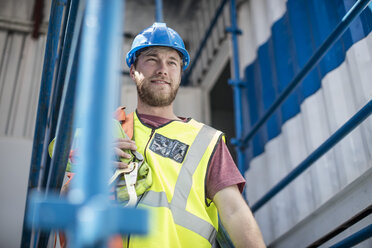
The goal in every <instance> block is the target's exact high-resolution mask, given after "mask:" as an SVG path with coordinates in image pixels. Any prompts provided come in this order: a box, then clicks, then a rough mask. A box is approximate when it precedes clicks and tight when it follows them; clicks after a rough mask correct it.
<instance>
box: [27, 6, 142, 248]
mask: <svg viewBox="0 0 372 248" xmlns="http://www.w3.org/2000/svg"><path fill="white" fill-rule="evenodd" d="M123 3H124V1H122V0H112V1H104V0H90V1H83V0H81V1H79V0H69V1H68V2H67V6H69V8H67V9H65V8H66V7H65V4H66V2H65V1H57V0H53V2H52V9H51V17H50V22H49V28H48V29H49V31H48V38H47V48H46V53H45V63H44V69H43V77H42V86H41V89H40V99H39V107H38V115H37V125H36V128H35V139H34V146H33V155H32V162H31V169H30V177H29V188H28V194H27V195H28V199H27V203H26V210H25V220H24V227H23V236H22V244H21V246H22V247H30V241H31V239H33V240H34V244H33V247H46V245H47V241H48V236H49V231H47V230H49V229H52V228H53V229H65V230H66V232H67V233H68V234H69V238H70V243H71V245H72V247H83V246H84V247H85V246H91V247H93V246H94V247H99V246H102V247H103V246H105V243H106V241H107V239H108V237H109V236H110V235H113V234H115V233H139V234H141V233H145V232H146V230H147V224H146V222H147V215H146V212H144V211H141V210H134V209H123V208H122V207H119V206H115V205H112V204H111V203H110V201H109V190H108V185H107V180H106V179H108V175H109V171H108V170H109V164H110V157H111V151H110V148H109V147H110V146H109V144H110V143H111V141H110V137H111V136H112V135H111V134H110V128H108V127H109V126H111V122H110V120H111V115H110V114H109V113H110V112H112V111H111V110H113V109H114V104H116V103H114V102H113V101H114V100H113V99H114V98H113V97H112V94H113V92H115V90H116V88H117V85H118V83H119V76H120V70H119V68H120V66H119V65H120V48H121V44H120V42H121V40H120V39H121V38H122V37H121V35H120V34H121V32H122V28H121V24H122V12H123V10H124V8H123ZM63 11H65V16H66V18H65V22H64V25H63V28H62V31H63V34H64V35H63V36H62V37H63V40H61V41H59V36H60V35H59V34H60V30H61V20H62V13H63ZM67 17H68V18H67ZM58 45H59V46H60V47H61V51H60V55H61V56H60V60H59V64H58V65H56V63H55V61H56V59H57V56H58V54H57V47H58ZM55 73H56V75H57V76H54V75H55ZM106 82H110V83H106ZM58 85H59V86H58ZM62 86H63V87H62ZM52 88H54V89H55V92H54V93H53V94H52V97H51V89H52ZM76 88H77V91H76V90H75V89H76ZM62 91H63V93H62ZM75 91H76V93H77V96H76V99H77V103H76V106H78V109H77V110H75V109H74V106H75V104H74V99H75V94H76V93H75ZM51 98H52V99H51ZM60 99H62V100H60ZM97 99H99V102H97ZM59 102H61V110H60V111H58V109H59V108H56V105H57V104H59ZM93 102H95V105H94V107H92V106H89V105H90V104H92V103H93ZM82 112H83V113H84V114H83V115H81V114H80V115H79V113H82ZM53 113H54V114H53ZM52 116H59V118H58V124H57V130H56V145H55V148H54V154H55V156H53V159H52V162H51V166H50V170H45V168H46V167H47V166H46V163H47V161H46V159H45V157H46V153H47V146H48V143H47V142H49V137H54V133H53V132H51V131H50V126H51V125H55V124H56V122H57V121H56V118H55V117H52ZM74 116H75V118H73V117H74ZM76 117H77V118H76ZM74 119H77V121H76V122H77V123H78V126H80V127H83V129H84V133H86V134H87V135H84V136H83V137H82V138H81V141H80V142H81V151H80V152H81V161H80V162H79V166H78V171H77V172H76V177H77V179H76V180H75V183H74V184H72V189H71V191H70V194H69V196H68V199H63V198H59V196H58V194H57V195H55V194H53V192H52V191H53V189H58V188H60V187H61V184H62V179H63V175H64V171H65V166H66V164H67V160H68V155H69V154H68V153H69V152H68V151H69V147H70V146H71V136H72V133H73V126H76V125H74V124H73V123H76V122H75V121H73V120H74ZM52 120H53V121H52ZM100 144H107V145H106V146H105V147H107V149H106V150H102V147H101V145H100ZM92 151H96V152H93V154H94V156H92ZM98 151H99V152H98ZM43 157H44V158H43ZM41 170H43V174H44V178H47V180H46V181H47V183H46V185H44V184H42V185H40V184H39V181H40V175H41V173H40V171H41ZM104 175H107V178H106V177H105V176H104ZM44 181H45V180H44ZM37 188H39V189H40V188H41V189H42V190H45V193H41V192H38V193H34V194H33V195H30V194H31V191H32V190H35V189H37ZM45 212H48V215H45ZM123 220H125V221H123ZM31 228H34V230H35V232H34V233H35V234H34V236H33V237H31ZM39 230H43V231H42V232H40V231H39Z"/></svg>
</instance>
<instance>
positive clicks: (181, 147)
mask: <svg viewBox="0 0 372 248" xmlns="http://www.w3.org/2000/svg"><path fill="white" fill-rule="evenodd" d="M188 148H189V145H186V144H184V143H182V142H180V141H178V140H173V139H169V138H167V137H164V136H163V135H161V134H158V133H155V137H154V139H153V140H152V142H151V144H150V150H151V151H153V152H155V153H156V154H159V155H160V156H162V157H165V158H170V159H173V160H174V161H176V162H178V163H182V162H183V160H184V158H185V156H186V152H187V149H188Z"/></svg>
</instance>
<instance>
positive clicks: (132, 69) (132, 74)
mask: <svg viewBox="0 0 372 248" xmlns="http://www.w3.org/2000/svg"><path fill="white" fill-rule="evenodd" d="M135 71H136V69H135V68H134V65H133V64H132V65H131V66H130V68H129V76H130V77H131V78H132V79H133V80H135V77H134V72H135Z"/></svg>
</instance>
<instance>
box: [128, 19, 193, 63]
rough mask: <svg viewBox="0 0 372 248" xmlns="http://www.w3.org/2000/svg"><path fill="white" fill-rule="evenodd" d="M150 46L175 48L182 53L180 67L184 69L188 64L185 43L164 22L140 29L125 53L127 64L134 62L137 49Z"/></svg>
mask: <svg viewBox="0 0 372 248" xmlns="http://www.w3.org/2000/svg"><path fill="white" fill-rule="evenodd" d="M152 46H163V47H171V48H173V49H176V50H177V51H179V52H180V53H181V54H182V55H183V56H182V60H183V61H182V62H183V66H182V69H183V70H185V69H186V68H187V66H188V65H189V62H190V55H189V53H188V52H187V51H186V49H185V44H184V43H183V40H182V38H181V36H179V34H178V33H177V32H176V31H174V30H173V29H171V28H168V27H167V25H166V24H165V23H161V22H155V23H154V24H152V26H150V27H148V28H145V29H144V30H142V31H141V32H140V33H139V34H138V35H137V36H136V38H134V40H133V43H132V48H131V49H130V51H129V52H128V53H127V57H126V62H127V65H128V66H129V67H130V66H131V65H132V64H133V63H134V61H135V59H136V52H137V51H139V50H141V49H143V48H146V47H152Z"/></svg>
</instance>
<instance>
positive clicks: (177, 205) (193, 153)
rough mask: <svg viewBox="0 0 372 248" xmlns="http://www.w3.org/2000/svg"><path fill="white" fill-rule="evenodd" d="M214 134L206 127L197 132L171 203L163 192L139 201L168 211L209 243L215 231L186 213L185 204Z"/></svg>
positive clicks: (181, 223)
mask: <svg viewBox="0 0 372 248" xmlns="http://www.w3.org/2000/svg"><path fill="white" fill-rule="evenodd" d="M216 132H217V131H216V130H215V129H213V128H211V127H209V126H206V125H203V127H202V128H201V130H200V131H199V133H198V135H197V136H196V138H195V141H194V142H193V144H192V145H191V146H190V149H189V152H188V154H187V156H186V158H185V161H184V163H183V166H182V168H181V171H180V173H179V175H178V178H177V182H176V186H175V189H174V194H173V199H172V201H171V203H168V199H167V196H166V193H165V192H155V191H148V192H147V193H146V194H145V195H144V197H143V199H142V200H141V204H144V205H148V206H152V207H166V208H168V209H170V211H171V212H172V215H173V219H174V222H175V223H176V224H177V225H180V226H183V227H185V228H187V229H189V230H191V231H193V232H195V233H197V234H199V235H201V236H202V237H204V238H205V239H207V240H208V241H209V242H210V243H212V242H213V240H214V238H215V236H216V234H217V232H216V229H215V228H214V226H213V225H211V224H210V223H208V222H207V221H205V220H203V219H201V218H199V217H197V216H195V215H193V214H192V213H190V212H188V211H186V204H187V199H188V197H189V193H190V190H191V187H192V176H193V174H194V172H195V170H196V168H197V167H198V164H199V162H200V160H201V159H202V157H203V155H204V153H205V151H206V149H207V147H208V145H209V143H210V142H211V141H212V139H213V137H214V135H215V134H216Z"/></svg>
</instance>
